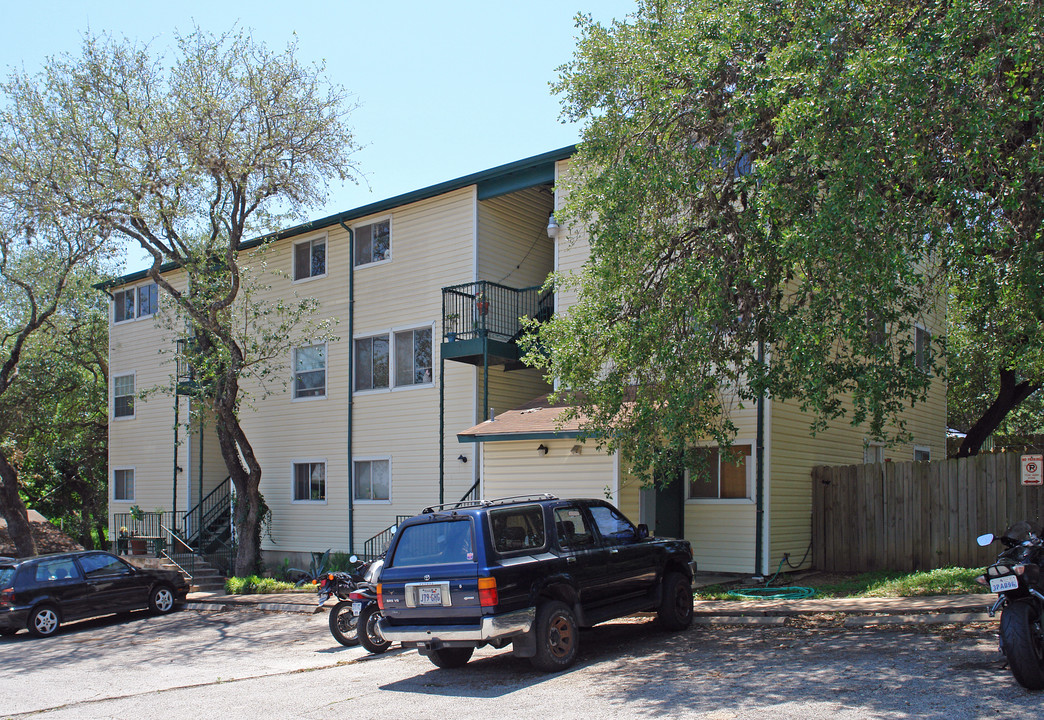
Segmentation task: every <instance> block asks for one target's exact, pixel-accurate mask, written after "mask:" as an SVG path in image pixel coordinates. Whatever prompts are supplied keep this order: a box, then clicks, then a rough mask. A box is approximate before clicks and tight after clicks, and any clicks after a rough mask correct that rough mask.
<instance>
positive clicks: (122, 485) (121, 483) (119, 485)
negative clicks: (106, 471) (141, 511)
mask: <svg viewBox="0 0 1044 720" xmlns="http://www.w3.org/2000/svg"><path fill="white" fill-rule="evenodd" d="M112 499H113V500H133V499H134V470H133V469H132V468H121V469H119V470H113V471H112Z"/></svg>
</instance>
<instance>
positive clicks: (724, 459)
mask: <svg viewBox="0 0 1044 720" xmlns="http://www.w3.org/2000/svg"><path fill="white" fill-rule="evenodd" d="M750 456H751V446H750V445H733V446H732V447H731V448H730V449H729V450H720V451H719V449H718V448H716V447H701V448H696V449H695V452H694V453H693V461H692V462H691V467H689V468H687V469H686V470H685V479H686V485H687V486H688V493H689V494H688V497H689V499H690V500H703V499H723V500H724V499H743V498H749V497H750V490H749V488H750V470H751V463H750Z"/></svg>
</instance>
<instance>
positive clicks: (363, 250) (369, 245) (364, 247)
mask: <svg viewBox="0 0 1044 720" xmlns="http://www.w3.org/2000/svg"><path fill="white" fill-rule="evenodd" d="M389 259H391V220H381V221H379V222H375V223H370V224H369V225H360V226H358V227H356V228H355V266H356V267H359V266H360V265H370V264H371V263H377V262H383V261H384V260H389Z"/></svg>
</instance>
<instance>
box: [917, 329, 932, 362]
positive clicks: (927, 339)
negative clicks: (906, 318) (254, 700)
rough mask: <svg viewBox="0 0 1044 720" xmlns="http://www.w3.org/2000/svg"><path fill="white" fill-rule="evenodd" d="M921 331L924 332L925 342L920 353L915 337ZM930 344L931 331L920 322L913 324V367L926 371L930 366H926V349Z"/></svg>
mask: <svg viewBox="0 0 1044 720" xmlns="http://www.w3.org/2000/svg"><path fill="white" fill-rule="evenodd" d="M921 333H924V337H925V344H924V349H923V351H921V352H920V353H919V352H918V349H917V338H918V337H919V335H920V334H921ZM931 345H932V331H931V330H929V329H928V328H926V327H925V326H924V325H922V324H921V323H915V324H914V367H915V368H917V369H918V370H920V371H921V372H925V373H927V372H928V371H929V370H930V368H929V367H928V357H927V356H928V350H929V349H930V348H931Z"/></svg>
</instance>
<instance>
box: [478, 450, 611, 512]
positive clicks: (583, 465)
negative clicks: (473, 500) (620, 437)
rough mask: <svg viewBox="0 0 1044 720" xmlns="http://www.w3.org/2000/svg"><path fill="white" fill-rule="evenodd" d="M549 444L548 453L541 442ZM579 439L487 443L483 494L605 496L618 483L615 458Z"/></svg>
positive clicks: (489, 496)
mask: <svg viewBox="0 0 1044 720" xmlns="http://www.w3.org/2000/svg"><path fill="white" fill-rule="evenodd" d="M541 444H543V445H545V446H547V448H548V452H547V454H546V455H543V454H541V453H540V452H539V451H538V450H537V446H539V445H541ZM576 444H577V441H576V440H569V439H566V440H518V441H504V442H488V443H483V449H482V453H483V471H484V472H483V479H482V497H483V498H487V499H491V498H498V497H507V496H510V495H528V494H536V493H545V492H549V493H553V494H554V495H557V496H558V497H561V498H576V497H582V498H583V497H594V498H605V496H606V495H605V489H606V488H607V487H608V488H609V489H610V492H611V490H612V488H613V484H614V474H613V466H614V464H615V461H614V459H613V458H612V457H611V456H609V455H606V454H605V453H602V452H598V451H597V450H595V449H594V447H591V446H585V447H584V449H583V452H582V453H581V454H579V455H573V454H571V453H570V450H571V449H572V448H573V446H574V445H576Z"/></svg>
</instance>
